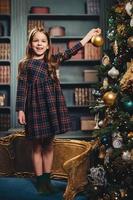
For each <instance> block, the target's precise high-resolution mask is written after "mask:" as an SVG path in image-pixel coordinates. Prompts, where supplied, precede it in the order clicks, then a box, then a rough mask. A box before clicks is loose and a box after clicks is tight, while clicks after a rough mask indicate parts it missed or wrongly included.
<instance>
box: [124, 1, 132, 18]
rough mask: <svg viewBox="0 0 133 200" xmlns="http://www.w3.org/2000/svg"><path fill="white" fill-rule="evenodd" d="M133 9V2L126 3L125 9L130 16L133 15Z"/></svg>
mask: <svg viewBox="0 0 133 200" xmlns="http://www.w3.org/2000/svg"><path fill="white" fill-rule="evenodd" d="M132 9H133V2H128V3H126V5H125V10H126V12H127V14H128V15H129V16H132V15H133V11H132Z"/></svg>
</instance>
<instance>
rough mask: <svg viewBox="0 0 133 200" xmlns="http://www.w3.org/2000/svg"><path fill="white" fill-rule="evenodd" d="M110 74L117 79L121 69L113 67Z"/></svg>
mask: <svg viewBox="0 0 133 200" xmlns="http://www.w3.org/2000/svg"><path fill="white" fill-rule="evenodd" d="M108 75H109V76H110V77H111V78H112V79H116V78H117V77H118V76H119V71H118V70H117V69H116V68H115V67H112V68H111V69H110V70H109V71H108Z"/></svg>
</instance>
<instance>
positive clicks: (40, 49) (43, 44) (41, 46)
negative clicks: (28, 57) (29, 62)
mask: <svg viewBox="0 0 133 200" xmlns="http://www.w3.org/2000/svg"><path fill="white" fill-rule="evenodd" d="M31 48H32V50H33V52H34V56H33V58H34V59H43V58H44V53H45V51H46V50H47V49H48V48H49V45H48V39H47V36H46V35H45V34H44V33H43V32H39V31H38V32H36V33H35V35H34V36H33V39H32V42H31Z"/></svg>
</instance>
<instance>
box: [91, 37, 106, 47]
mask: <svg viewBox="0 0 133 200" xmlns="http://www.w3.org/2000/svg"><path fill="white" fill-rule="evenodd" d="M91 43H92V44H93V45H94V46H96V47H101V46H102V45H103V43H104V39H103V37H102V36H101V35H96V36H93V37H92V38H91Z"/></svg>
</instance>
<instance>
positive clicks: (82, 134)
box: [55, 130, 96, 141]
mask: <svg viewBox="0 0 133 200" xmlns="http://www.w3.org/2000/svg"><path fill="white" fill-rule="evenodd" d="M93 131H94V130H89V131H81V130H77V131H69V132H67V133H64V134H59V135H56V137H55V138H68V139H79V140H81V139H83V140H88V141H90V140H94V139H95V138H96V137H95V136H94V135H93Z"/></svg>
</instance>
